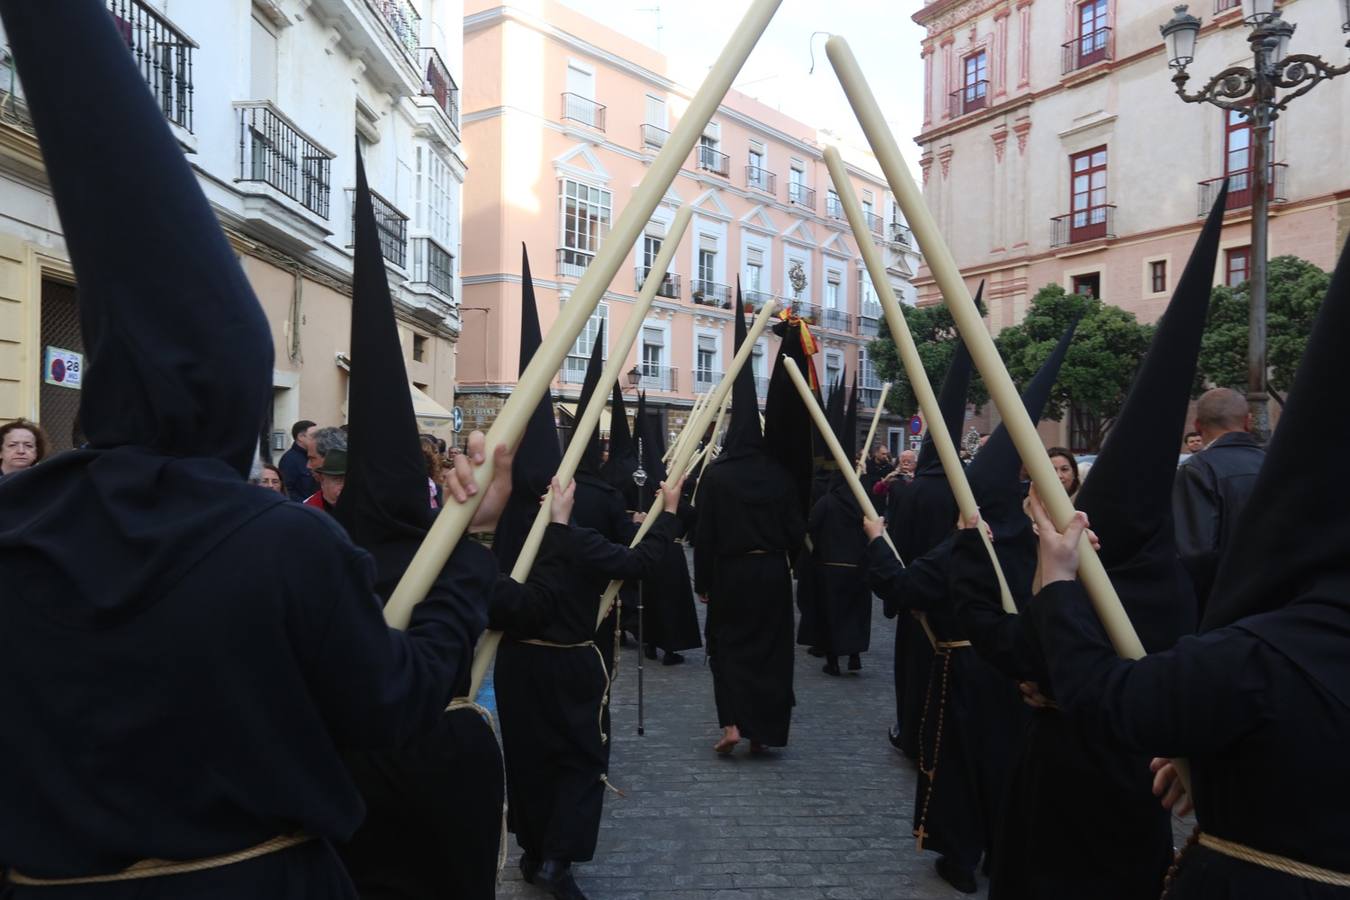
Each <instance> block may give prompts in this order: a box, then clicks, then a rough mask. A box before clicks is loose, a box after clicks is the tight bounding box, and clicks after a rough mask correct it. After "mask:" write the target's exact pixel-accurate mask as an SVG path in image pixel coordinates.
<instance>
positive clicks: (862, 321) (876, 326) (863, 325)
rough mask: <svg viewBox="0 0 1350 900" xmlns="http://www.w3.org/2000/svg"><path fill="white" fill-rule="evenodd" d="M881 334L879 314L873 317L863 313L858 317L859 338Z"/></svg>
mask: <svg viewBox="0 0 1350 900" xmlns="http://www.w3.org/2000/svg"><path fill="white" fill-rule="evenodd" d="M879 334H881V313H879V312H878V313H876V314H875V315H873V314H869V313H863V314H862V315H860V316H858V335H859V337H876V336H877V335H879Z"/></svg>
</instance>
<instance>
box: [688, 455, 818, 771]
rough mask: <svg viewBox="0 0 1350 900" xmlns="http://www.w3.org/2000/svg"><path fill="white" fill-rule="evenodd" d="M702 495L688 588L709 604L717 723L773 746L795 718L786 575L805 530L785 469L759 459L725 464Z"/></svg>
mask: <svg viewBox="0 0 1350 900" xmlns="http://www.w3.org/2000/svg"><path fill="white" fill-rule="evenodd" d="M703 480H704V484H703V486H702V489H701V490H700V492H699V518H698V541H697V543H696V544H695V545H694V589H695V590H696V591H697V592H698V593H699V594H702V595H704V596H706V597H707V598H708V619H707V648H708V657H709V666H710V668H711V669H712V674H713V692H714V695H715V697H716V702H717V718H718V723H719V724H720V725H722V727H727V726H729V725H736V726H738V727H739V729H740V732H741V736H742V737H744V738H747V739H749V740H751V741H753V742H755V743H759V744H764V745H766V746H770V747H781V746H784V745H786V744H787V738H788V726H789V723H790V721H791V718H792V706H793V704H794V702H795V701H794V698H793V693H792V666H793V634H792V632H793V628H792V626H793V622H792V573H791V570H790V569H789V568H788V559H789V558H791V557H792V556H794V555H795V554H796V553H797V551H798V549H799V548H800V546H801V543H802V538H803V536H804V534H805V529H806V523H805V521H804V520H803V516H802V511H801V505H800V498H799V497H798V496H797V495H796V492H795V491H793V490H792V482H791V480H790V478H789V475H788V473H787V470H786V469H784V468H783V467H782V466H781V465H779V464H778V463H777V462H775V461H773V460H771V459H770V458H769V457H767V456H765V455H763V454H762V453H759V452H746V453H737V454H735V455H733V456H723V457H722V458H720V459H718V460H717V461H716V462H715V463H713V464H712V465H710V466H709V467H708V471H707V472H706V473H704V476H703Z"/></svg>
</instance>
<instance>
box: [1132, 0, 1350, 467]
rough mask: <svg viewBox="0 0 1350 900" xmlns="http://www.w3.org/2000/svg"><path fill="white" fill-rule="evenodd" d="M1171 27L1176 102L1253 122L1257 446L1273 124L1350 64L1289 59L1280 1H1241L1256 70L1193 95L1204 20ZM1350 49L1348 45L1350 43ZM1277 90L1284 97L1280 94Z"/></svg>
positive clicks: (1265, 428) (1263, 406) (1289, 32)
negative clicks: (1200, 105)
mask: <svg viewBox="0 0 1350 900" xmlns="http://www.w3.org/2000/svg"><path fill="white" fill-rule="evenodd" d="M1337 3H1338V5H1339V6H1340V10H1341V31H1342V32H1345V31H1350V0H1337ZM1173 12H1174V13H1175V15H1174V16H1173V17H1172V18H1171V20H1170V21H1168V22H1167V23H1165V24H1164V25H1162V26H1160V28H1159V31H1161V32H1162V36H1163V41H1164V42H1165V44H1166V47H1167V59H1168V65H1169V66H1171V67H1172V68H1173V69H1176V74H1174V75H1173V76H1172V83H1173V84H1175V85H1176V89H1177V96H1179V97H1180V98H1181V99H1182V100H1185V101H1186V102H1187V103H1209V104H1211V105H1213V106H1217V107H1219V108H1220V109H1224V110H1229V111H1232V112H1236V113H1238V114H1239V115H1241V116H1243V117H1245V118H1248V119H1250V120H1251V126H1252V137H1253V141H1252V166H1251V174H1250V181H1251V197H1252V247H1251V273H1250V279H1249V280H1250V293H1251V306H1250V309H1249V310H1248V316H1247V399H1248V401H1249V402H1250V403H1251V407H1252V431H1253V432H1254V436H1255V437H1256V439H1257V440H1260V441H1265V440H1266V439H1268V438H1269V437H1270V413H1269V410H1268V406H1267V404H1268V402H1269V391H1268V389H1267V384H1266V255H1267V229H1268V225H1269V220H1268V216H1269V201H1270V197H1269V194H1268V191H1269V183H1270V174H1271V165H1270V126H1271V123H1272V122H1274V121H1275V119H1276V118H1278V117H1279V114H1280V111H1281V110H1283V109H1285V108H1286V107H1287V106H1288V105H1289V104H1290V102H1291V101H1293V99H1294V98H1295V97H1301V96H1303V95H1304V94H1306V93H1308V91H1310V90H1312V89H1313V87H1314V86H1315V85H1316V84H1318V83H1319V82H1322V81H1326V80H1327V79H1330V78H1335V77H1336V76H1337V75H1344V74H1345V73H1346V72H1350V65H1345V66H1333V65H1330V64H1329V63H1327V62H1326V61H1325V60H1323V59H1322V58H1321V57H1320V56H1313V55H1311V54H1307V53H1295V54H1292V55H1291V54H1290V53H1289V41H1290V39H1291V38H1292V37H1293V36H1294V25H1293V24H1292V23H1290V22H1286V21H1284V19H1283V18H1281V16H1280V13H1279V12H1278V11H1277V10H1276V9H1275V0H1242V15H1243V19H1244V21H1246V22H1247V23H1248V24H1249V25H1251V26H1252V30H1251V33H1250V34H1249V35H1248V36H1247V43H1249V44H1250V45H1251V48H1252V56H1253V64H1252V65H1251V66H1250V67H1248V66H1230V67H1229V68H1227V69H1224V70H1223V71H1221V72H1219V73H1218V74H1217V75H1215V76H1214V77H1213V78H1211V79H1209V81H1207V82H1206V83H1205V85H1204V87H1202V88H1201V89H1200V90H1199V91H1197V92H1195V93H1188V92H1187V90H1186V82H1188V81H1189V80H1190V77H1191V76H1190V75H1189V74H1188V73H1187V72H1186V67H1187V66H1189V65H1190V64H1191V62H1192V61H1193V60H1194V59H1195V46H1196V43H1197V41H1198V40H1199V36H1200V20H1199V19H1198V18H1196V17H1195V16H1193V15H1190V13H1188V12H1187V7H1186V6H1185V5H1182V6H1177V7H1175V8H1174V10H1173ZM1346 46H1347V47H1350V41H1347V42H1346ZM1277 91H1284V92H1285V93H1283V94H1282V95H1277V93H1276V92H1277Z"/></svg>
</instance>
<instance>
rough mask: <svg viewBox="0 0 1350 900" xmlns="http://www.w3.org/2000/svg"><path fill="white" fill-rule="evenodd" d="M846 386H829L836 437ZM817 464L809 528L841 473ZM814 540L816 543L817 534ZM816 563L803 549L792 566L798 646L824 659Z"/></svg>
mask: <svg viewBox="0 0 1350 900" xmlns="http://www.w3.org/2000/svg"><path fill="white" fill-rule="evenodd" d="M785 374H786V373H785ZM843 386H844V379H843V376H842V375H840V377H839V379H838V380H837V381H836V382H835V383H834V384H833V385H826V388H827V389H828V390H829V395H828V397H827V398H826V400H825V420H826V421H827V422H829V423H830V428H831V430H832V431H833V432H834V433H835V435H836V436H839V435H840V434H841V433H842V430H843V420H844V391H843ZM819 443H820V444H821V445H822V446H823V445H824V441H820V442H819ZM815 464H816V470H815V474H814V475H813V476H812V478H811V502H810V506H808V507H807V521H808V529H809V528H810V524H809V523H810V521H811V519H812V516H813V515H814V513H815V510H816V508H817V505H818V504H819V503H820V501H821V499H822V498H824V497H825V496H826V495H827V494H828V493H829V492H830V488H831V487H832V486H833V485H834V481H835V476H836V475H838V474H839V471H838V466H836V465H835V464H834V460H833V459H829V458H827V457H825V456H819V457H817V458H816V460H815ZM855 505H856V504H855ZM822 513H823V507H822ZM818 527H823V526H818ZM811 540H812V544H814V543H815V537H814V535H813V536H812V539H811ZM859 553H861V548H859ZM816 560H817V556H816V554H815V552H814V549H813V547H803V548H802V552H801V554H800V555H799V556H798V557H797V559H795V560H794V561H793V564H792V570H793V574H795V575H796V576H797V643H798V644H801V645H802V646H804V647H810V648H811V654H812V655H813V656H824V655H826V653H827V647H826V646H825V645H826V644H827V643H828V641H827V638H828V635H829V632H828V630H827V628H828V623H827V622H826V621H824V620H823V618H822V616H823V613H822V611H821V603H822V602H823V601H822V597H821V580H822V579H821V573H820V572H819V564H818V563H817V562H816ZM868 619H869V625H870V619H871V617H870V616H869V617H868Z"/></svg>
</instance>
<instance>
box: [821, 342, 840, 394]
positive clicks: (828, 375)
mask: <svg viewBox="0 0 1350 900" xmlns="http://www.w3.org/2000/svg"><path fill="white" fill-rule="evenodd" d="M843 371H844V357H843V354H841V353H840V352H839V351H838V350H826V351H825V385H826V387H827V388H833V387H834V384H835V382H837V381H838V380H839V376H840V374H841V373H842V372H843Z"/></svg>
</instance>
